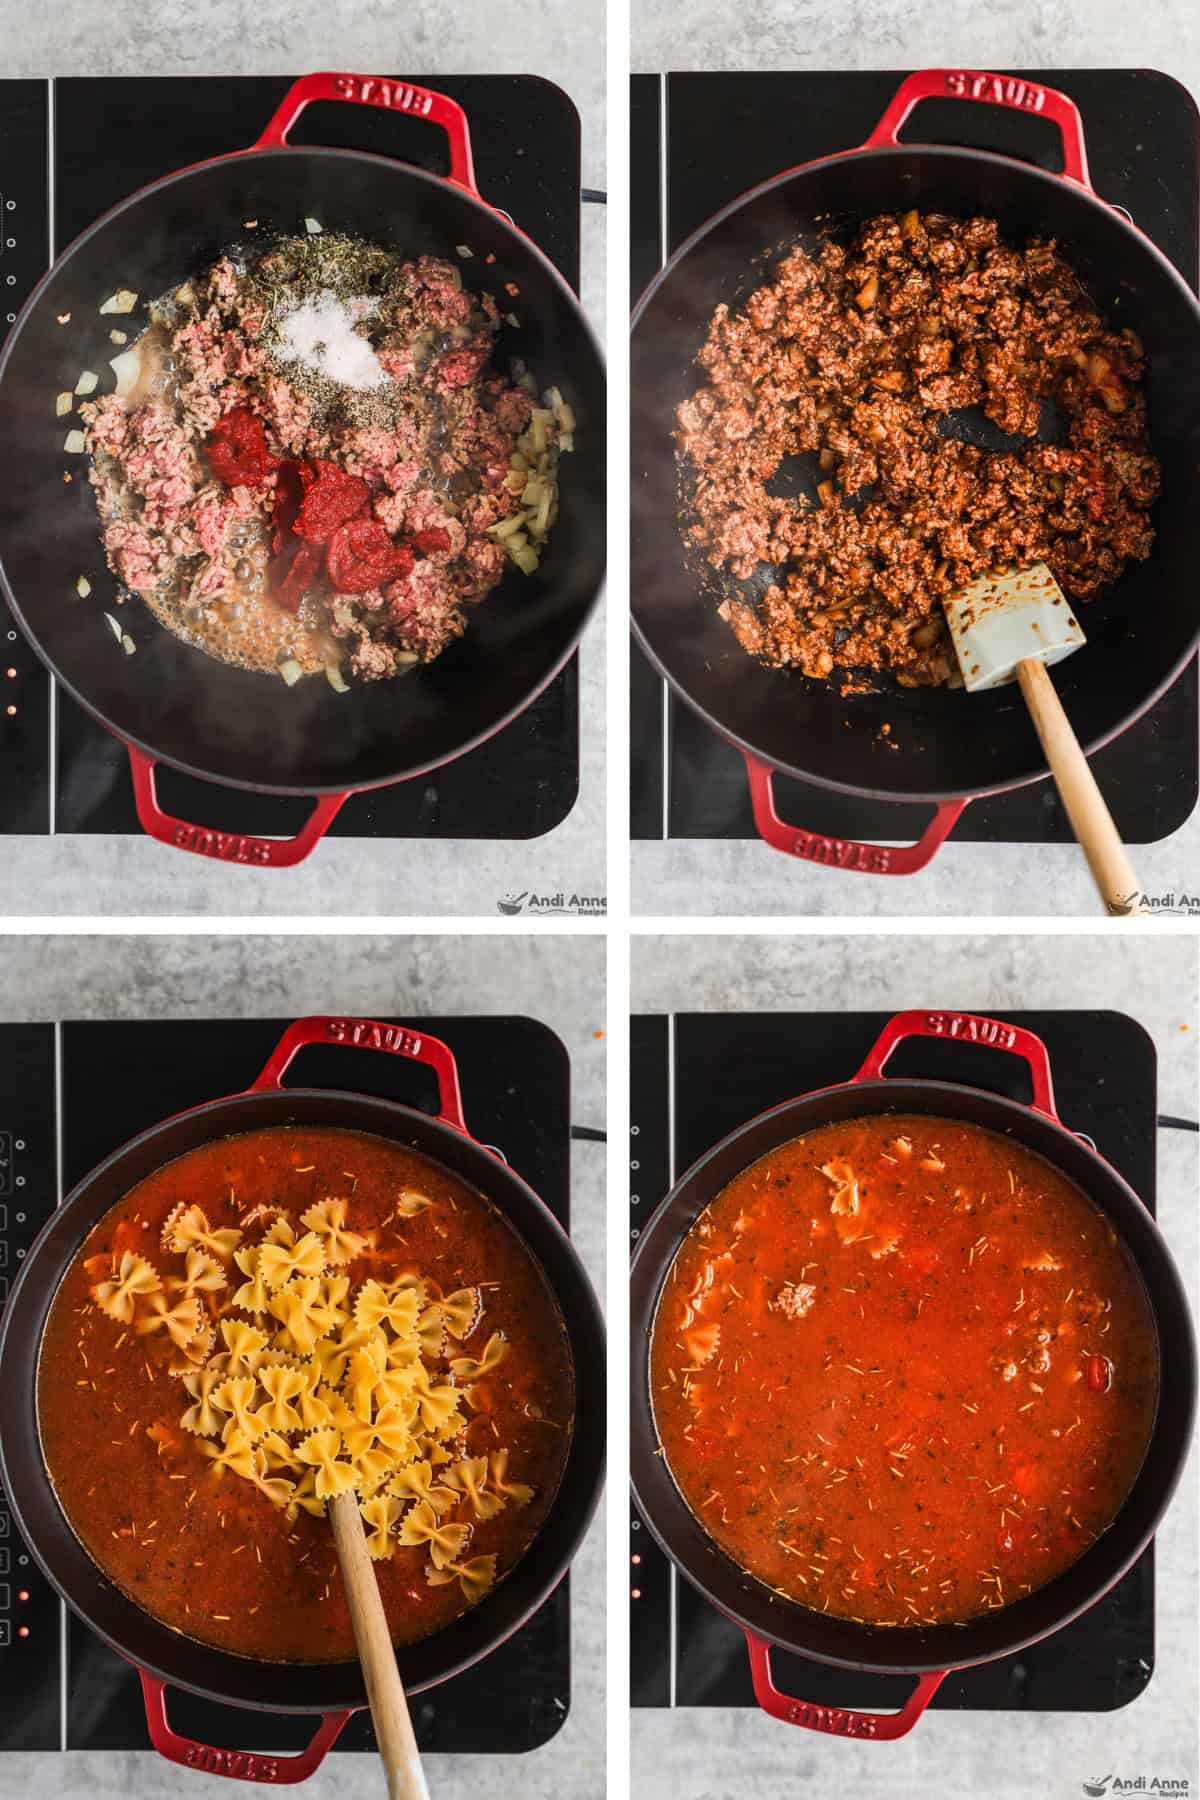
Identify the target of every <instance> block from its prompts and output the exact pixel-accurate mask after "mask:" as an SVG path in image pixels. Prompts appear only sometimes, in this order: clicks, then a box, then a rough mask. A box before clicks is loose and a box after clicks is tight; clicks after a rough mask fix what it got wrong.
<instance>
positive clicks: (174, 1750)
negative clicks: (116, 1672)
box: [138, 1669, 354, 1787]
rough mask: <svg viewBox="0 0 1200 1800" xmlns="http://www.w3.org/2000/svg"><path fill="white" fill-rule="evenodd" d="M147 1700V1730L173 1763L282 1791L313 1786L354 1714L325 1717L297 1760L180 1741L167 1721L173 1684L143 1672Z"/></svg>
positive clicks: (185, 1738)
mask: <svg viewBox="0 0 1200 1800" xmlns="http://www.w3.org/2000/svg"><path fill="white" fill-rule="evenodd" d="M138 1674H139V1675H140V1676H141V1678H142V1697H143V1698H144V1700H145V1702H146V1726H147V1729H148V1730H149V1733H150V1742H151V1743H152V1744H153V1745H154V1748H155V1749H156V1750H157V1751H158V1754H159V1755H160V1756H165V1757H166V1759H167V1761H168V1762H173V1763H179V1764H181V1765H182V1767H183V1768H185V1769H200V1770H202V1771H203V1772H204V1774H206V1775H228V1776H229V1777H230V1778H231V1779H232V1780H234V1781H265V1782H269V1783H271V1784H272V1785H273V1786H276V1787H285V1786H288V1787H290V1786H293V1785H294V1784H295V1783H296V1782H298V1781H307V1780H308V1778H309V1776H310V1775H312V1774H313V1773H314V1772H315V1771H316V1770H317V1769H318V1768H320V1766H321V1764H322V1763H323V1762H324V1760H325V1758H326V1756H327V1755H328V1753H329V1751H330V1750H332V1748H333V1746H334V1744H335V1743H336V1742H337V1739H338V1737H339V1736H340V1735H341V1732H342V1730H343V1728H344V1727H345V1724H346V1721H347V1720H348V1719H351V1718H353V1716H354V1709H353V1708H351V1710H350V1711H349V1712H331V1713H322V1714H320V1719H321V1723H320V1725H319V1726H318V1727H317V1729H316V1731H315V1732H314V1733H313V1736H312V1738H311V1739H310V1741H309V1743H308V1744H307V1745H306V1746H305V1748H304V1749H303V1750H301V1751H300V1752H299V1753H298V1754H297V1755H294V1756H262V1755H260V1754H259V1753H258V1752H257V1751H253V1750H219V1749H217V1747H216V1746H215V1745H213V1744H201V1743H199V1742H198V1741H197V1740H196V1739H195V1738H187V1737H180V1735H179V1733H178V1732H177V1731H172V1729H171V1726H170V1723H169V1722H168V1719H167V1691H166V1690H167V1684H166V1682H165V1681H161V1680H160V1679H159V1677H158V1676H157V1675H150V1674H147V1672H146V1670H145V1669H139V1670H138Z"/></svg>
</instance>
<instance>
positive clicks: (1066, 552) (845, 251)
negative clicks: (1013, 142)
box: [676, 211, 1159, 687]
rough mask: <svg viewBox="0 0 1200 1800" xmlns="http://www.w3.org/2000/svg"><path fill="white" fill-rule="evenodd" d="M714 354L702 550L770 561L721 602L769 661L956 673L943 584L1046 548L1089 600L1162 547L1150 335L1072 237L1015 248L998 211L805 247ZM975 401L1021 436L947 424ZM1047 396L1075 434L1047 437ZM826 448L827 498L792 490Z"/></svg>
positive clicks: (686, 508)
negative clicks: (1147, 355) (1144, 335)
mask: <svg viewBox="0 0 1200 1800" xmlns="http://www.w3.org/2000/svg"><path fill="white" fill-rule="evenodd" d="M697 360H698V362H699V365H700V367H701V368H702V370H703V371H704V377H705V379H704V382H703V385H702V386H701V387H699V389H698V390H697V391H696V392H695V393H694V394H693V395H692V396H691V397H690V398H689V399H687V400H686V401H684V403H683V404H682V405H681V406H680V407H679V409H678V415H677V421H678V431H677V433H676V442H677V445H678V449H679V452H680V468H681V497H682V508H683V512H682V525H683V531H684V537H685V542H686V543H687V544H688V545H689V546H690V548H692V549H693V550H694V551H696V552H697V553H699V554H700V555H701V556H703V557H704V558H705V559H706V561H707V562H708V563H709V564H711V566H712V567H713V568H714V569H715V570H718V571H721V572H722V573H723V574H724V575H726V576H729V577H733V578H735V579H737V580H745V579H747V578H749V577H751V576H753V575H754V574H755V573H756V571H758V572H759V582H758V584H757V585H759V586H762V578H763V575H764V574H766V575H769V576H770V577H771V579H770V582H769V585H767V586H766V587H765V591H764V592H763V593H762V596H761V599H759V600H757V601H755V600H754V599H753V598H752V597H751V596H748V595H745V596H744V595H742V594H740V593H729V592H728V591H726V593H725V596H724V598H723V600H722V603H721V607H720V611H721V613H722V616H723V617H725V618H726V619H727V620H728V621H729V623H730V625H731V626H732V628H733V631H734V633H735V634H736V636H737V638H738V641H739V642H740V643H741V645H742V646H743V648H744V649H745V650H747V651H748V652H749V653H750V654H751V655H753V656H756V657H760V658H762V659H763V660H764V661H765V662H766V663H768V664H769V665H771V666H773V667H778V668H791V667H795V668H799V669H802V670H803V671H804V673H805V674H806V675H810V676H814V677H818V678H826V677H828V676H830V675H831V674H832V673H833V671H834V669H835V666H836V667H838V668H839V669H841V670H845V671H853V670H867V671H880V670H889V671H891V672H892V673H893V674H894V675H895V677H896V679H897V680H898V681H899V682H900V683H901V684H903V685H904V686H909V687H912V686H917V685H938V684H940V683H943V682H948V681H949V682H952V683H954V684H955V685H957V684H958V682H959V680H960V677H959V676H958V672H957V669H956V667H955V661H954V652H953V648H952V645H951V643H950V640H949V634H948V631H947V628H946V624H945V620H944V616H943V613H942V607H941V597H942V596H943V595H945V594H947V593H949V592H952V591H953V590H955V589H957V588H960V587H962V586H963V585H965V584H966V583H967V582H969V581H971V580H973V579H974V578H975V577H976V576H978V575H981V574H985V573H987V572H988V571H990V570H993V569H997V568H1009V567H1013V566H1020V567H1024V566H1027V565H1029V564H1031V563H1034V562H1038V561H1044V562H1046V563H1047V564H1048V565H1049V567H1050V568H1051V570H1052V571H1053V573H1054V574H1055V576H1056V577H1057V579H1058V581H1059V582H1060V583H1061V585H1062V587H1063V588H1064V590H1065V591H1066V592H1067V594H1069V595H1070V596H1072V597H1073V598H1074V599H1076V600H1090V599H1093V598H1094V597H1095V595H1096V594H1097V593H1098V592H1099V591H1100V590H1101V589H1102V588H1103V587H1104V586H1106V585H1107V584H1109V583H1111V582H1113V581H1115V580H1116V578H1117V577H1118V575H1120V573H1121V570H1122V569H1123V568H1124V566H1125V564H1126V563H1127V562H1128V561H1129V560H1130V559H1134V558H1136V559H1139V560H1141V559H1144V558H1145V557H1147V556H1148V555H1149V553H1150V546H1151V543H1152V540H1153V530H1152V527H1151V525H1150V520H1149V508H1150V506H1151V504H1152V502H1153V501H1154V499H1155V498H1156V496H1157V493H1158V487H1159V465H1158V463H1157V461H1156V459H1155V457H1154V455H1153V453H1152V449H1151V444H1150V439H1149V435H1148V432H1147V428H1146V413H1145V402H1144V400H1143V397H1142V394H1141V392H1140V390H1139V383H1140V380H1141V375H1142V368H1143V356H1142V348H1141V345H1140V344H1139V342H1138V340H1137V338H1136V337H1135V335H1134V333H1133V332H1132V331H1128V330H1124V331H1114V330H1112V329H1110V328H1109V326H1108V325H1107V323H1106V322H1105V320H1104V319H1103V318H1102V317H1101V315H1100V313H1099V312H1098V311H1097V309H1096V307H1095V306H1094V305H1093V303H1092V301H1091V300H1090V299H1089V298H1088V296H1087V294H1086V293H1085V292H1084V291H1083V289H1082V288H1081V286H1080V284H1079V281H1078V279H1077V277H1076V276H1075V275H1074V273H1073V272H1072V270H1071V269H1070V268H1069V266H1068V265H1067V264H1066V263H1065V262H1064V261H1063V260H1062V258H1061V257H1060V256H1059V255H1058V254H1057V252H1056V248H1055V245H1054V243H1053V242H1052V241H1048V242H1031V243H1029V244H1027V245H1026V246H1025V247H1024V249H1021V250H1018V249H1014V248H1013V247H1011V246H1010V245H1008V244H1005V243H1004V242H1003V241H1002V240H1001V238H1000V236H999V233H998V229H997V225H996V222H995V220H993V219H986V218H976V219H953V218H948V217H945V216H941V215H936V214H927V215H924V216H921V215H918V214H917V213H916V212H915V211H913V212H908V213H904V214H900V215H892V214H889V215H885V216H882V217H879V218H874V219H871V220H869V221H868V222H867V223H866V224H864V225H863V226H862V228H861V229H860V230H859V232H858V234H857V236H856V237H855V239H854V241H853V243H851V244H850V245H849V246H848V247H847V246H843V245H841V244H838V243H834V242H832V241H828V242H826V243H825V244H824V245H823V246H822V247H821V249H820V251H819V253H818V254H817V255H815V256H810V255H809V254H808V253H807V252H806V251H805V250H804V249H802V248H794V249H792V250H791V251H790V252H789V253H788V254H787V255H786V256H785V257H784V258H783V260H782V261H781V262H779V263H778V265H777V266H776V267H775V269H774V271H773V274H772V278H771V280H770V281H769V282H768V283H767V284H766V285H764V286H762V287H760V288H759V289H758V290H757V291H756V292H754V293H752V294H751V295H750V296H749V298H748V300H747V301H746V303H745V305H744V306H743V307H742V309H741V310H740V311H738V312H731V311H730V309H729V308H728V307H727V306H719V307H718V308H717V309H716V312H715V313H714V314H713V318H712V321H711V324H710V327H709V332H708V337H707V339H706V341H705V344H704V346H703V348H702V349H701V351H700V353H699V357H698V359H697ZM965 408H978V409H980V410H981V411H982V413H983V414H984V415H985V416H986V418H987V419H988V420H990V421H991V422H992V424H993V425H994V426H998V427H999V428H1000V430H1001V431H1002V432H1004V433H1007V434H1009V435H1010V436H1011V438H1012V439H1013V442H1012V444H1011V445H1010V446H1007V447H1004V448H999V449H991V448H983V447H981V446H980V445H978V444H974V443H969V442H966V441H964V439H963V438H962V437H960V436H955V435H950V434H951V433H953V432H954V431H955V429H956V427H957V428H958V429H961V425H959V424H958V422H956V421H955V419H954V415H955V414H956V413H958V412H960V410H961V409H965ZM1051 409H1054V410H1056V412H1057V415H1058V417H1057V422H1056V423H1057V424H1058V427H1059V428H1058V429H1056V430H1055V431H1054V433H1053V435H1054V437H1055V439H1056V441H1055V442H1039V441H1038V436H1037V434H1038V431H1039V427H1040V426H1041V425H1042V422H1043V418H1044V416H1045V415H1046V414H1047V413H1048V412H1049V411H1050V410H1051ZM806 453H807V454H808V455H810V456H811V458H812V460H813V467H814V472H815V475H816V484H817V485H816V497H815V499H812V498H806V497H805V496H804V495H799V496H797V495H795V494H793V495H792V496H791V497H785V496H782V495H781V494H779V493H778V492H777V493H772V492H771V486H772V483H773V482H777V478H778V477H779V476H780V473H781V464H782V463H783V460H784V458H786V457H792V456H798V455H804V454H806ZM763 565H766V567H765V568H764V567H763ZM727 586H728V584H727Z"/></svg>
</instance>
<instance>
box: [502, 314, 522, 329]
mask: <svg viewBox="0 0 1200 1800" xmlns="http://www.w3.org/2000/svg"><path fill="white" fill-rule="evenodd" d="M504 323H505V324H506V325H511V326H512V328H513V330H514V331H520V329H521V321H520V319H518V317H517V315H516V313H505V314H504Z"/></svg>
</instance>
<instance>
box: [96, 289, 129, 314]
mask: <svg viewBox="0 0 1200 1800" xmlns="http://www.w3.org/2000/svg"><path fill="white" fill-rule="evenodd" d="M136 305H137V295H136V294H135V293H134V291H133V289H132V288H118V289H117V291H116V293H115V294H110V295H109V296H108V299H107V300H106V301H105V302H104V304H103V306H102V307H101V308H100V311H101V312H102V313H131V312H132V311H133V309H134V307H135V306H136Z"/></svg>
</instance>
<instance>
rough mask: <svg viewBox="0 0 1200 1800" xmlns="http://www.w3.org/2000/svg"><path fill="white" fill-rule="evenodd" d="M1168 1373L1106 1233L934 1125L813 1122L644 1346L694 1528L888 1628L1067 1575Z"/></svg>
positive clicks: (980, 1137)
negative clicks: (1162, 1375) (696, 1525)
mask: <svg viewBox="0 0 1200 1800" xmlns="http://www.w3.org/2000/svg"><path fill="white" fill-rule="evenodd" d="M905 1144H907V1145H908V1146H909V1154H905V1153H904V1148H903V1146H904V1145H905ZM939 1164H940V1165H941V1166H940V1167H938V1166H937V1165H939ZM823 1168H824V1169H827V1170H829V1171H831V1173H830V1174H825V1173H823V1172H822V1170H823ZM1039 1264H1040V1265H1041V1266H1038V1265H1039ZM1050 1264H1054V1265H1057V1266H1055V1267H1051V1266H1049V1265H1050ZM1158 1378H1159V1377H1158V1344H1157V1333H1156V1330H1155V1325H1154V1319H1153V1314H1152V1312H1151V1309H1150V1304H1149V1301H1148V1299H1147V1297H1146V1293H1145V1290H1144V1288H1143V1286H1142V1282H1141V1279H1140V1276H1139V1275H1138V1272H1137V1270H1136V1268H1135V1266H1134V1264H1133V1262H1132V1260H1131V1259H1130V1258H1129V1256H1128V1254H1127V1253H1126V1251H1125V1250H1124V1248H1123V1246H1122V1245H1121V1243H1120V1241H1119V1240H1118V1238H1117V1235H1116V1233H1115V1232H1114V1231H1113V1229H1112V1227H1111V1225H1110V1224H1109V1222H1108V1220H1107V1219H1105V1218H1104V1217H1103V1215H1102V1214H1101V1213H1100V1212H1099V1211H1098V1210H1097V1209H1096V1208H1095V1207H1094V1206H1093V1205H1092V1203H1091V1202H1090V1201H1089V1200H1088V1199H1087V1198H1086V1197H1085V1196H1084V1195H1083V1194H1082V1193H1081V1192H1080V1191H1079V1190H1078V1189H1077V1188H1076V1187H1075V1186H1074V1185H1073V1183H1071V1182H1070V1181H1068V1179H1067V1178H1066V1177H1065V1176H1064V1175H1062V1174H1060V1173H1059V1172H1058V1171H1057V1170H1056V1169H1054V1168H1052V1167H1051V1165H1050V1164H1049V1163H1047V1162H1045V1161H1044V1160H1043V1159H1042V1158H1041V1157H1039V1156H1037V1155H1036V1154H1034V1153H1033V1152H1031V1151H1029V1150H1026V1149H1025V1148H1023V1147H1022V1146H1021V1145H1019V1144H1016V1143H1013V1142H1012V1141H1011V1140H1010V1139H1008V1138H1004V1137H1000V1136H998V1135H996V1134H995V1133H992V1132H990V1131H987V1130H984V1129H983V1128H981V1127H979V1126H976V1125H973V1124H967V1123H964V1122H961V1121H956V1120H949V1119H941V1118H931V1117H928V1116H924V1115H916V1116H910V1115H900V1114H889V1115H884V1116H881V1117H874V1118H865V1119H852V1120H848V1121H845V1122H842V1123H838V1124H834V1125H828V1126H822V1127H820V1128H818V1129H817V1130H814V1131H812V1132H810V1133H808V1134H807V1135H806V1136H805V1137H802V1138H798V1139H796V1140H794V1141H793V1142H792V1143H790V1144H785V1145H783V1146H781V1147H780V1148H779V1149H777V1150H774V1151H771V1152H770V1153H769V1154H768V1155H766V1156H764V1157H763V1158H761V1159H760V1160H759V1161H758V1162H756V1163H754V1164H753V1165H752V1166H751V1167H750V1168H748V1169H746V1170H745V1171H743V1173H742V1174H741V1175H739V1176H737V1177H736V1179H735V1180H733V1181H732V1182H730V1183H729V1185H728V1186H727V1187H726V1188H725V1189H724V1190H723V1191H722V1192H721V1193H720V1194H719V1195H718V1196H717V1198H716V1199H715V1200H714V1201H713V1202H712V1203H711V1204H710V1205H709V1206H708V1207H707V1208H706V1209H705V1211H704V1212H703V1213H702V1214H701V1215H700V1217H699V1219H698V1220H697V1221H696V1223H695V1225H694V1226H693V1227H692V1229H691V1230H690V1232H689V1233H688V1235H687V1237H686V1238H685V1239H684V1241H683V1243H682V1244H681V1246H680V1248H679V1250H678V1252H677V1254H676V1257H675V1260H674V1262H673V1264H672V1267H671V1270H670V1272H669V1274H668V1276H667V1280H666V1282H665V1284H664V1287H663V1291H662V1294H661V1296H660V1299H659V1304H658V1309H657V1313H656V1316H655V1321H654V1325H653V1328H652V1335H651V1347H650V1381H651V1394H652V1403H653V1408H654V1416H655V1422H656V1428H657V1431H658V1435H659V1440H660V1443H661V1445H662V1449H663V1452H664V1454H665V1457H666V1460H667V1465H668V1467H669V1469H670V1470H671V1473H672V1476H673V1478H674V1480H675V1483H676V1485H677V1486H678V1488H679V1489H680V1491H681V1493H682V1495H683V1497H684V1499H685V1500H686V1501H687V1503H688V1505H689V1506H690V1508H691V1509H692V1511H693V1513H694V1514H695V1515H696V1517H697V1519H698V1520H699V1521H700V1523H701V1524H702V1525H703V1526H704V1528H705V1530H706V1531H707V1532H708V1533H709V1535H710V1536H711V1537H713V1538H714V1539H715V1541H716V1542H717V1544H718V1545H720V1547H721V1548H722V1549H723V1550H724V1551H725V1552H726V1553H727V1554H728V1555H729V1556H730V1557H731V1558H732V1559H733V1560H734V1561H735V1562H736V1563H738V1564H739V1566H741V1567H742V1568H744V1569H746V1570H747V1571H748V1572H749V1573H750V1574H752V1575H754V1576H756V1577H757V1578H758V1579H759V1580H760V1581H763V1582H765V1583H766V1584H767V1585H769V1586H770V1587H772V1588H775V1589H777V1590H778V1591H780V1592H781V1593H783V1594H786V1595H788V1596H789V1597H790V1598H791V1599H793V1600H796V1601H799V1602H800V1603H801V1604H803V1605H806V1606H810V1607H813V1608H816V1609H819V1610H821V1611H825V1612H828V1613H832V1614H836V1615H838V1616H840V1617H845V1618H851V1619H855V1620H858V1621H860V1622H863V1623H871V1624H878V1625H916V1624H922V1623H940V1622H949V1621H963V1620H965V1619H968V1618H970V1617H972V1616H974V1615H976V1614H978V1613H981V1612H984V1611H987V1610H989V1609H994V1608H996V1607H998V1606H1002V1605H1006V1604H1008V1603H1009V1602H1011V1601H1012V1600H1014V1599H1017V1598H1019V1597H1020V1596H1022V1595H1023V1594H1027V1593H1030V1592H1032V1590H1033V1589H1034V1588H1037V1587H1040V1586H1042V1585H1043V1584H1044V1583H1045V1582H1047V1581H1049V1580H1050V1579H1051V1578H1052V1577H1053V1576H1054V1575H1056V1574H1058V1573H1059V1572H1060V1571H1061V1570H1063V1569H1065V1568H1067V1567H1068V1566H1069V1565H1070V1564H1071V1563H1073V1562H1075V1561H1076V1560H1077V1558H1078V1557H1079V1556H1081V1555H1082V1554H1083V1552H1084V1551H1085V1550H1086V1548H1087V1547H1088V1545H1089V1544H1090V1543H1091V1542H1092V1541H1093V1540H1094V1538H1095V1537H1096V1536H1097V1535H1098V1534H1099V1533H1100V1532H1102V1531H1103V1530H1104V1529H1105V1528H1106V1527H1107V1526H1108V1525H1109V1524H1110V1523H1111V1521H1112V1519H1113V1518H1114V1517H1115V1515H1116V1513H1117V1512H1118V1510H1119V1509H1120V1507H1121V1505H1122V1503H1123V1502H1124V1500H1125V1498H1126V1496H1127V1495H1128V1493H1129V1490H1130V1489H1131V1487H1132V1485H1133V1483H1134V1481H1135V1479H1136V1477H1137V1473H1138V1470H1139V1468H1140V1466H1141V1463H1142V1461H1143V1458H1144V1456H1145V1453H1146V1448H1147V1445H1148V1443H1149V1438H1150V1432H1151V1429H1152V1426H1153V1421H1154V1414H1155V1408H1156V1405H1157V1397H1158Z"/></svg>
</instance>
